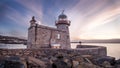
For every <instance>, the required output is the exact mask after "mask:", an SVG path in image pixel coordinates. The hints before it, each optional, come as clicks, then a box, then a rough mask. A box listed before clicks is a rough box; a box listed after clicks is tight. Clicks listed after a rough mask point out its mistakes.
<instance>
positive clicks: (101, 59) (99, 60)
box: [95, 56, 115, 66]
mask: <svg viewBox="0 0 120 68" xmlns="http://www.w3.org/2000/svg"><path fill="white" fill-rule="evenodd" d="M104 61H107V62H109V63H110V65H115V58H114V57H110V56H106V57H101V58H100V57H99V58H97V59H95V62H96V64H97V65H100V66H101V64H102V63H103V62H104Z"/></svg>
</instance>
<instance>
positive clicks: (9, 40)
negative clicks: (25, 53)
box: [0, 35, 27, 44]
mask: <svg viewBox="0 0 120 68" xmlns="http://www.w3.org/2000/svg"><path fill="white" fill-rule="evenodd" d="M0 43H5V44H26V43H27V40H26V39H21V38H18V37H12V36H3V35H0Z"/></svg>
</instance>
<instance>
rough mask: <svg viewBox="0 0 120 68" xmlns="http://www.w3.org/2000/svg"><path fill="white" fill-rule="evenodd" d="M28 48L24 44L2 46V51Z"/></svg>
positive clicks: (0, 45)
mask: <svg viewBox="0 0 120 68" xmlns="http://www.w3.org/2000/svg"><path fill="white" fill-rule="evenodd" d="M26 48H27V46H26V45H23V44H2V43H1V44H0V49H26Z"/></svg>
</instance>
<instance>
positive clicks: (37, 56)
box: [0, 48, 120, 68]
mask: <svg viewBox="0 0 120 68" xmlns="http://www.w3.org/2000/svg"><path fill="white" fill-rule="evenodd" d="M100 50H101V49H100ZM90 51H91V50H88V51H86V52H84V51H80V50H79V49H78V50H73V49H70V50H67V49H51V48H48V49H0V68H120V59H119V60H115V58H114V57H109V56H106V55H105V54H104V55H103V54H102V55H101V56H100V55H98V54H99V53H96V52H95V53H93V54H92V53H91V52H93V51H91V52H90ZM82 52H83V53H82ZM98 52H100V51H99V50H98ZM100 54H101V52H100Z"/></svg>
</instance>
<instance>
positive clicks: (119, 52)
mask: <svg viewBox="0 0 120 68" xmlns="http://www.w3.org/2000/svg"><path fill="white" fill-rule="evenodd" d="M76 45H77V44H76V43H75V44H72V45H71V47H72V48H76ZM82 45H95V46H105V47H107V55H108V56H112V57H115V58H116V59H120V43H82Z"/></svg>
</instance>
